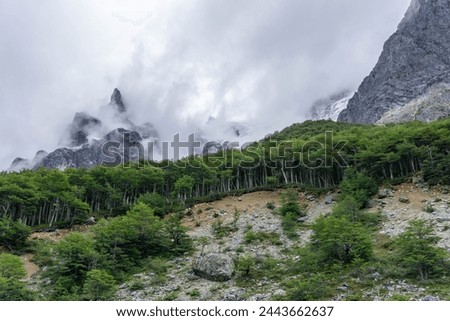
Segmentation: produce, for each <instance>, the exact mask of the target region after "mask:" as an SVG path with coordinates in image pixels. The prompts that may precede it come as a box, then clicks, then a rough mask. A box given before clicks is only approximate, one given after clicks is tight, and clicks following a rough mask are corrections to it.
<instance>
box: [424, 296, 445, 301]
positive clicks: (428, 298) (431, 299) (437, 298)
mask: <svg viewBox="0 0 450 321" xmlns="http://www.w3.org/2000/svg"><path fill="white" fill-rule="evenodd" d="M420 301H440V299H439V297H436V296H432V295H427V296H426V297H423V298H421V299H420Z"/></svg>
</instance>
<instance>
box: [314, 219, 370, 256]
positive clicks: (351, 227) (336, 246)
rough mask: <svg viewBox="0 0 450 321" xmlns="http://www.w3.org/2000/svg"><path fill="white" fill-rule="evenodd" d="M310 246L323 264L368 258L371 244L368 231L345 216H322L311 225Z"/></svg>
mask: <svg viewBox="0 0 450 321" xmlns="http://www.w3.org/2000/svg"><path fill="white" fill-rule="evenodd" d="M312 229H313V232H314V233H313V235H312V238H311V246H312V249H313V250H314V251H316V252H317V254H318V256H319V260H320V262H322V263H324V264H332V263H342V264H350V263H351V262H353V261H354V260H355V259H361V260H369V259H370V258H371V257H372V254H373V253H372V252H373V244H372V238H371V235H370V233H369V231H368V230H367V229H366V228H364V227H363V226H362V225H360V224H359V223H352V222H350V221H349V220H348V219H347V218H345V217H335V216H329V217H325V216H322V217H320V218H318V219H317V220H316V222H315V223H314V225H313V227H312Z"/></svg>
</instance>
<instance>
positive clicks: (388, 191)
mask: <svg viewBox="0 0 450 321" xmlns="http://www.w3.org/2000/svg"><path fill="white" fill-rule="evenodd" d="M393 195H394V192H393V191H392V190H391V189H388V188H382V189H380V190H379V191H378V198H379V199H383V198H387V197H392V196H393Z"/></svg>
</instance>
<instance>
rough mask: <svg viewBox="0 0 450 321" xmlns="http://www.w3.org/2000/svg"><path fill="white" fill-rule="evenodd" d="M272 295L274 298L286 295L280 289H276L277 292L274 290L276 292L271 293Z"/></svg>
mask: <svg viewBox="0 0 450 321" xmlns="http://www.w3.org/2000/svg"><path fill="white" fill-rule="evenodd" d="M273 295H275V296H284V295H286V291H284V290H282V289H278V290H276V291H275V292H274V293H273Z"/></svg>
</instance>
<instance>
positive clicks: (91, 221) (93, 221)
mask: <svg viewBox="0 0 450 321" xmlns="http://www.w3.org/2000/svg"><path fill="white" fill-rule="evenodd" d="M95 223H96V222H95V217H93V216H91V217H90V218H88V219H87V220H86V224H87V225H94V224H95Z"/></svg>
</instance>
